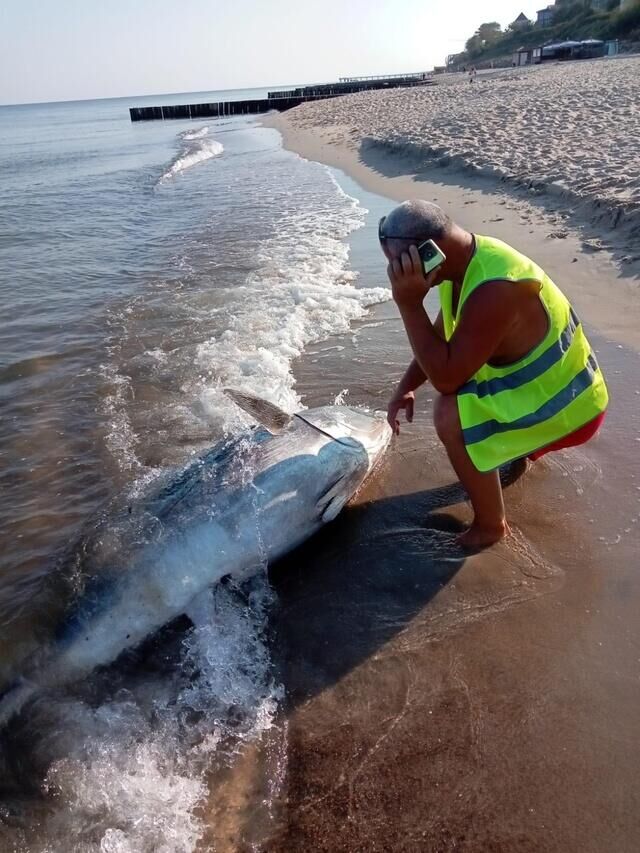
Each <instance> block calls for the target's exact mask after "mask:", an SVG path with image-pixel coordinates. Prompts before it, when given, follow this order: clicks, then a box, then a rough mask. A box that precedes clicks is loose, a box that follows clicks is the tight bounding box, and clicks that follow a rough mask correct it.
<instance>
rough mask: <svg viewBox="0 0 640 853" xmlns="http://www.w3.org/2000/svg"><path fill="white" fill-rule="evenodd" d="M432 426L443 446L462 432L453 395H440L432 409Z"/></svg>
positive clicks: (456, 402)
mask: <svg viewBox="0 0 640 853" xmlns="http://www.w3.org/2000/svg"><path fill="white" fill-rule="evenodd" d="M433 425H434V426H435V428H436V432H437V433H438V438H439V439H440V441H441V442H442V443H443V444H447V443H448V442H449V441H451V440H452V439H455V438H457V437H458V436H459V435H460V433H461V432H462V428H461V426H460V415H459V414H458V398H457V396H456V395H455V394H441V395H440V396H439V397H436V400H435V404H434V407H433Z"/></svg>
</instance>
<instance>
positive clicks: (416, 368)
mask: <svg viewBox="0 0 640 853" xmlns="http://www.w3.org/2000/svg"><path fill="white" fill-rule="evenodd" d="M433 327H434V329H435V330H436V332H437V333H438V334H439V335H441V337H442V338H444V321H443V319H442V312H441V311H440V312H439V313H438V316H437V317H436V321H435V323H434V324H433ZM427 381H428V377H427V376H426V374H425V373H424V371H423V370H422V368H421V367H420V365H419V364H418V362H417V361H416V359H415V358H414V359H413V360H412V362H411V364H410V365H409V367H408V368H407V369H406V371H405V374H404V376H403V377H402V379H401V380H400V382H399V383H398V387H397V388H396V390H395V393H394V395H393V397H392V398H391V401H390V402H389V406H388V408H387V420H388V421H389V424H390V426H391V428H392V429H393V431H394V432H395V433H396V435H397V434H398V433H399V432H400V422H399V421H398V414H399V413H400V410H401V409H404V411H405V417H406V419H407V421H408V422H409V423H411V421H412V420H413V408H414V400H415V391H417V390H418V388H420V387H421V386H422V385H424V383H425V382H427Z"/></svg>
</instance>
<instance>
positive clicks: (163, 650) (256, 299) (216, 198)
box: [0, 92, 388, 853]
mask: <svg viewBox="0 0 640 853" xmlns="http://www.w3.org/2000/svg"><path fill="white" fill-rule="evenodd" d="M255 95H256V93H253V92H251V93H235V94H233V93H232V94H231V95H228V94H225V93H209V94H207V95H206V96H193V95H191V96H178V97H176V98H174V99H173V100H174V102H180V100H182V101H187V102H188V101H189V100H191V101H196V100H218V99H224V98H227V97H243V96H244V97H249V96H255ZM158 100H163V99H162V98H160V99H151V100H150V102H154V101H158ZM164 101H165V102H168V100H167V99H164ZM141 103H143V101H141V100H140V99H138V100H128V99H118V100H105V101H94V102H78V103H61V104H44V105H27V106H17V107H3V108H0V187H1V193H2V203H1V205H0V304H1V306H2V321H1V322H0V641H1V642H2V649H3V654H2V661H1V662H0V674H1V675H2V676H3V678H5V677H8V676H9V675H10V674H11V673H12V672H13V671H14V670H15V669H16V667H18V666H19V660H20V658H21V657H22V656H23V655H24V654H25V653H26V652H27V651H28V650H29V649H30V648H32V647H33V646H34V645H37V643H38V641H39V639H40V637H41V636H44V635H46V632H47V630H49V629H50V627H51V625H52V624H54V623H55V619H56V618H57V615H58V614H59V612H60V610H61V609H62V607H63V606H64V596H62V595H61V594H60V592H59V588H58V586H57V585H56V584H55V583H51V579H52V578H55V577H56V574H57V573H61V572H62V573H63V572H64V566H65V559H66V554H67V553H68V551H69V549H70V548H71V549H72V547H73V543H74V541H75V540H76V538H77V537H78V535H79V533H80V531H81V529H82V528H84V527H85V526H87V525H88V526H89V529H90V528H91V524H92V518H94V517H95V514H96V513H98V512H100V508H101V507H102V506H103V505H104V503H105V501H106V500H108V499H109V497H110V496H112V495H114V494H116V493H119V492H122V491H125V492H127V493H128V494H130V495H131V498H132V499H135V496H136V494H137V492H139V491H140V489H141V488H142V487H143V486H144V485H145V484H146V483H148V482H149V480H150V479H153V478H154V477H156V476H158V475H159V474H162V473H163V472H166V470H167V469H168V468H169V467H170V466H174V465H182V464H184V463H185V462H187V461H188V460H189V459H190V458H192V457H193V455H194V454H196V453H198V452H200V451H201V450H203V449H204V448H206V447H208V446H210V445H211V444H213V443H214V442H215V441H217V440H218V439H220V438H221V437H222V436H224V435H225V434H227V433H229V432H233V431H234V430H236V429H238V428H239V427H240V425H241V424H242V417H241V415H240V414H239V413H238V411H237V410H236V409H235V408H234V407H233V406H232V405H231V404H230V403H229V401H228V399H227V398H226V397H225V395H224V393H223V390H222V389H223V388H224V387H226V386H233V387H235V388H240V389H242V390H244V391H246V392H249V393H254V394H257V395H259V396H262V397H265V398H267V399H269V400H271V401H272V402H274V403H276V404H278V405H280V406H281V407H283V408H285V409H287V410H289V411H293V410H295V409H296V408H298V407H299V405H300V398H299V393H298V391H297V389H296V385H295V381H294V376H293V372H292V364H293V362H294V360H295V359H296V358H297V357H298V356H299V355H300V354H302V353H303V352H304V351H305V348H307V347H308V346H309V345H311V344H312V343H314V342H318V341H322V340H324V339H326V338H329V337H330V336H331V335H332V334H334V333H336V332H344V331H347V330H348V329H349V327H350V324H351V323H352V322H353V321H354V320H357V319H359V318H361V317H362V316H363V315H364V313H365V312H366V310H367V307H368V306H370V305H372V304H374V303H376V302H380V301H382V300H384V299H386V298H387V296H388V290H387V289H386V288H382V287H371V286H367V282H363V281H360V280H358V276H357V274H356V273H355V272H354V271H353V269H351V267H350V263H349V243H348V237H349V235H350V234H351V233H352V232H354V231H355V230H356V229H358V228H359V227H360V226H361V225H362V224H363V222H364V216H365V210H364V208H363V207H362V206H361V205H360V204H359V203H358V202H357V201H356V200H355V199H354V198H353V197H351V196H350V195H348V194H347V193H345V191H344V190H343V189H341V187H340V185H339V184H338V182H337V181H336V178H335V176H334V174H332V173H331V172H330V171H329V170H328V169H326V168H325V167H323V166H321V165H319V164H316V163H311V162H308V161H306V160H303V159H301V158H299V157H297V156H296V155H293V154H291V153H289V152H286V151H284V150H283V149H282V147H281V142H280V137H279V135H278V134H277V133H276V132H275V131H273V130H271V129H268V128H262V127H260V126H259V124H258V123H257V122H256V121H255V120H252V119H248V118H242V117H238V118H224V119H218V120H208V121H200V122H186V121H184V122H183V121H175V122H173V121H172V122H152V123H135V124H132V123H131V122H130V121H129V116H128V107H129V106H130V105H135V104H141ZM340 390H341V389H339V388H337V389H336V392H337V391H340ZM327 402H330V400H327ZM124 556H125V558H126V555H124ZM275 606H276V604H275V602H274V595H273V592H272V590H271V589H270V586H269V583H268V581H267V578H266V575H265V574H259V575H258V576H256V577H255V578H254V579H253V580H252V581H251V582H249V583H248V584H245V585H244V586H242V587H237V586H235V585H234V584H223V585H221V586H219V587H217V588H216V589H213V590H211V591H208V592H207V593H206V594H205V595H203V596H202V597H201V598H200V599H199V600H197V601H194V603H193V606H192V608H191V609H190V612H189V614H188V617H189V618H188V620H185V622H184V624H182V625H178V626H177V627H175V628H174V629H173V630H172V631H170V632H169V633H168V634H167V636H166V637H164V638H163V639H161V640H159V641H158V642H157V643H156V645H155V646H154V645H152V646H151V647H150V648H149V649H147V651H146V652H145V654H144V656H143V660H142V662H141V661H140V660H136V661H133V662H131V661H130V662H129V663H128V664H126V665H124V666H123V667H121V668H120V670H118V668H117V667H116V669H115V673H114V672H112V673H111V674H109V675H108V676H103V677H101V678H102V680H101V678H100V677H99V678H97V679H96V683H95V684H90V685H82V686H80V687H78V688H75V689H72V690H70V691H66V692H64V693H62V692H60V693H59V694H55V693H54V694H53V695H51V696H48V697H46V699H43V700H41V701H40V702H36V703H35V704H34V705H33V706H32V707H31V708H29V709H27V711H26V712H25V714H24V715H23V718H22V719H21V720H20V721H19V723H18V724H15V725H14V727H13V730H11V731H10V732H8V733H5V734H4V735H3V739H2V741H1V742H0V770H1V771H2V773H1V776H2V781H1V783H0V787H1V788H2V799H1V801H0V821H1V823H0V848H1V849H2V850H18V851H29V853H31V851H59V850H65V851H72V850H78V851H93V850H96V851H98V850H100V851H137V853H142V852H143V851H167V853H168V852H169V851H191V850H195V849H197V847H198V845H199V844H200V845H201V847H203V848H204V849H220V850H222V849H234V848H233V843H234V842H233V841H230V840H229V839H233V838H240V837H242V838H243V839H244V840H245V842H247V841H248V842H251V839H254V840H255V843H258V841H259V839H260V837H261V835H260V833H261V832H266V831H267V829H268V825H269V821H270V819H271V818H270V815H271V811H272V809H273V808H274V805H273V804H274V803H275V802H276V800H277V797H278V792H279V790H280V787H281V786H282V784H283V779H284V778H285V777H286V761H285V753H286V729H285V727H284V724H283V723H282V721H281V720H280V719H279V707H280V704H281V701H282V695H283V690H282V686H281V685H280V683H279V680H278V674H277V672H275V671H274V668H273V665H272V661H271V655H270V652H269V618H270V614H271V613H272V612H273V608H274V607H275ZM248 792H253V793H252V794H250V793H248ZM225 839H226V840H225Z"/></svg>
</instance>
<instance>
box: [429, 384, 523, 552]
mask: <svg viewBox="0 0 640 853" xmlns="http://www.w3.org/2000/svg"><path fill="white" fill-rule="evenodd" d="M433 422H434V425H435V428H436V432H437V433H438V437H439V438H440V441H442V443H443V444H444V446H445V449H446V451H447V454H448V456H449V460H450V462H451V464H452V465H453V468H454V470H455V472H456V474H457V475H458V479H459V480H460V482H461V483H462V485H463V486H464V488H465V490H466V492H467V494H468V495H469V500H470V501H471V506H472V507H473V512H474V519H473V523H472V524H471V527H470V528H469V529H468V530H466V531H465V532H464V533H461V534H460V536H459V537H458V542H459V543H460V544H461V545H462V546H463V547H465V548H469V549H475V548H487V547H488V546H489V545H493V544H494V542H498V541H499V540H500V539H502V538H504V536H506V535H507V533H508V532H509V527H508V525H507V520H506V518H505V512H504V500H503V498H502V486H501V485H500V475H499V472H498V471H489V472H488V473H482V472H481V471H478V469H477V468H476V467H475V465H474V464H473V462H472V461H471V459H470V458H469V454H468V453H467V449H466V447H465V445H464V441H463V438H462V427H461V426H460V416H459V415H458V402H457V399H456V396H455V395H453V394H452V395H442V396H441V397H439V398H438V399H437V400H436V403H435V407H434V413H433Z"/></svg>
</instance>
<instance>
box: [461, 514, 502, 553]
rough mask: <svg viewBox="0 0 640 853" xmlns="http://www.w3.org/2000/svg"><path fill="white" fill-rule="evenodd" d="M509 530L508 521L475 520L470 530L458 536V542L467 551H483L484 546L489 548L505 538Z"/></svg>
mask: <svg viewBox="0 0 640 853" xmlns="http://www.w3.org/2000/svg"><path fill="white" fill-rule="evenodd" d="M509 532H510V531H509V525H508V524H507V522H506V521H502V522H500V523H499V524H497V525H486V524H480V522H478V521H474V522H473V524H472V525H471V527H470V528H469V529H468V530H465V531H464V533H460V534H459V535H458V536H456V542H457V543H458V545H461V546H462V547H463V548H464V549H465V551H481V550H482V549H483V548H489V547H490V546H491V545H495V544H496V542H499V541H500V540H501V539H504V538H505V536H508V535H509Z"/></svg>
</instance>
